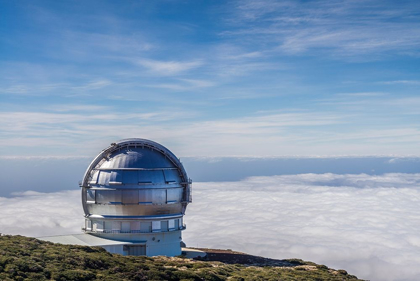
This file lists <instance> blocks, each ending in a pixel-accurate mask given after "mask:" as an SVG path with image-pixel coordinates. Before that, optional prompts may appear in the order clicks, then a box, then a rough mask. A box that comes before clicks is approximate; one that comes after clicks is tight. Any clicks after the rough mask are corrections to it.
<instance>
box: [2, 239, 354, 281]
mask: <svg viewBox="0 0 420 281" xmlns="http://www.w3.org/2000/svg"><path fill="white" fill-rule="evenodd" d="M206 251H207V252H208V253H210V255H209V257H210V258H208V259H210V260H208V261H199V260H192V259H187V258H183V257H176V258H168V257H153V258H152V257H135V256H121V255H114V254H110V253H108V252H106V251H105V250H104V249H102V248H99V247H84V246H73V245H60V244H53V243H50V242H44V241H40V240H37V239H34V238H27V237H22V236H9V235H4V236H1V237H0V280H340V281H342V280H358V279H357V278H356V277H355V276H352V275H349V274H347V272H345V271H344V270H332V269H329V268H328V267H326V266H324V265H317V264H314V263H311V262H304V261H301V260H283V261H278V262H279V263H276V260H271V259H264V258H261V257H254V256H251V255H246V254H243V253H237V252H232V251H226V250H211V249H206ZM211 253H212V254H211ZM235 255H237V256H235ZM226 256H228V257H230V258H228V260H225V263H223V262H219V261H217V260H218V259H219V260H220V259H226ZM244 256H245V258H246V259H245V260H246V261H248V262H247V264H246V265H244V264H237V263H236V264H232V263H229V261H231V262H232V261H234V262H238V261H239V262H241V259H243V258H244ZM232 258H233V259H232ZM235 258H237V259H235ZM261 259H262V260H261ZM267 264H270V266H267Z"/></svg>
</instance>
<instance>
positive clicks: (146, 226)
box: [140, 221, 152, 232]
mask: <svg viewBox="0 0 420 281" xmlns="http://www.w3.org/2000/svg"><path fill="white" fill-rule="evenodd" d="M140 231H141V232H152V223H151V222H150V221H149V222H141V223H140Z"/></svg>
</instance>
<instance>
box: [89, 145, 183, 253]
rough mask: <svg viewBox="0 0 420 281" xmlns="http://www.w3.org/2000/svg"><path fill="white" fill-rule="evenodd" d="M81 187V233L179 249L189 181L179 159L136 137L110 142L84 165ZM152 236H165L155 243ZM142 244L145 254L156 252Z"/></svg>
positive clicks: (165, 149)
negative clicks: (90, 161)
mask: <svg viewBox="0 0 420 281" xmlns="http://www.w3.org/2000/svg"><path fill="white" fill-rule="evenodd" d="M81 187H82V204H83V209H84V212H85V218H86V219H85V227H84V231H85V232H87V233H89V234H93V235H97V236H101V237H106V238H109V239H117V240H125V241H134V240H135V241H149V238H150V239H151V240H152V241H156V240H159V242H164V243H162V244H165V241H166V244H168V243H169V244H171V243H172V244H174V243H175V244H176V243H177V244H176V245H177V248H179V251H180V247H179V242H180V239H181V236H180V231H181V230H183V229H185V225H184V224H183V220H182V219H183V215H184V213H185V210H186V207H187V204H188V203H190V202H191V181H190V180H189V179H188V177H187V174H186V172H185V169H184V167H183V165H182V164H181V162H180V161H179V159H178V158H177V157H176V156H175V155H174V154H173V153H172V152H171V151H169V150H168V149H167V148H165V147H164V146H162V145H160V144H158V143H156V142H153V141H150V140H146V139H137V138H136V139H125V140H121V141H118V142H116V143H112V144H111V146H109V147H108V148H106V149H104V150H103V151H102V152H101V153H100V154H99V155H98V156H97V157H96V158H95V159H94V160H93V161H92V163H91V164H90V165H89V167H88V169H87V170H86V173H85V175H84V177H83V181H82V183H81ZM176 232H179V234H176V235H175V233H176ZM158 233H159V234H163V233H166V236H165V237H161V238H159V237H158V238H159V239H157V238H156V235H157V234H158ZM170 234H171V235H172V236H174V237H175V236H176V239H175V238H170V237H171V235H170ZM150 235H152V236H153V237H152V236H150ZM149 236H150V237H149ZM174 241H175V242H174ZM149 242H150V241H149ZM139 243H140V242H139ZM140 244H141V243H140ZM169 244H168V245H169ZM144 245H145V246H147V247H149V246H150V247H149V248H150V251H148V253H147V254H148V255H149V253H151V254H150V255H154V254H156V253H157V254H162V251H161V250H159V249H158V248H156V249H154V248H153V247H151V246H152V245H148V244H147V243H146V242H145V244H144ZM168 245H167V246H168ZM153 249H154V250H153ZM179 251H178V250H177V251H176V253H175V252H174V254H166V253H165V252H164V253H163V254H165V255H176V254H179V253H178V252H179Z"/></svg>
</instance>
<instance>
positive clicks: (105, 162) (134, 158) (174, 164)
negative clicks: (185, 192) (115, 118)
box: [82, 138, 188, 187]
mask: <svg viewBox="0 0 420 281" xmlns="http://www.w3.org/2000/svg"><path fill="white" fill-rule="evenodd" d="M174 168H176V169H178V171H179V174H180V176H181V179H182V181H184V182H188V177H187V174H186V172H185V169H184V167H183V166H182V164H181V162H180V161H179V159H178V158H177V157H176V156H175V155H174V154H173V153H172V152H171V151H170V150H169V149H167V148H166V147H164V146H162V145H160V144H158V143H156V142H153V141H151V140H146V139H140V138H133V139H124V140H120V141H118V142H116V143H112V144H111V146H109V147H107V148H106V149H104V150H103V151H102V152H101V153H100V154H99V155H98V156H97V157H96V158H95V159H94V160H93V161H92V163H91V164H90V165H89V167H88V169H87V170H86V173H85V176H84V178H83V182H82V186H86V187H87V186H88V185H89V183H90V182H91V180H92V178H93V177H94V176H95V175H94V172H95V171H99V170H120V169H124V170H130V169H147V170H150V169H174Z"/></svg>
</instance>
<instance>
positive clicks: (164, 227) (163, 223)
mask: <svg viewBox="0 0 420 281" xmlns="http://www.w3.org/2000/svg"><path fill="white" fill-rule="evenodd" d="M161 229H162V231H168V221H162V222H161Z"/></svg>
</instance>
